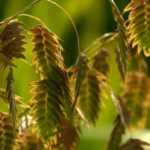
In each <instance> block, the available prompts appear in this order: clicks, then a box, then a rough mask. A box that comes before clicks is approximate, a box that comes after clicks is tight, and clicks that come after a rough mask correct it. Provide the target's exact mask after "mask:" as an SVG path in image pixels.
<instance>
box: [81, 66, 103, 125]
mask: <svg viewBox="0 0 150 150" xmlns="http://www.w3.org/2000/svg"><path fill="white" fill-rule="evenodd" d="M101 88H102V82H101V79H100V76H99V72H97V71H96V70H94V69H91V70H89V71H88V72H87V76H86V77H85V78H84V80H83V83H82V85H81V88H80V95H79V104H78V105H79V108H80V109H81V111H82V112H83V114H84V116H85V117H86V119H87V121H88V122H89V123H93V124H95V122H96V119H97V118H98V114H99V111H100V104H101Z"/></svg>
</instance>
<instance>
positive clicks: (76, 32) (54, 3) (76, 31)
mask: <svg viewBox="0 0 150 150" xmlns="http://www.w3.org/2000/svg"><path fill="white" fill-rule="evenodd" d="M46 1H48V2H49V3H51V4H53V5H55V6H56V7H58V8H59V9H60V10H62V12H63V13H64V14H65V15H66V16H67V17H68V19H69V21H70V23H71V25H72V26H73V29H74V31H75V34H76V38H77V46H78V57H77V60H76V64H77V63H78V61H79V54H80V39H79V33H78V30H77V27H76V25H75V23H74V21H73V19H72V17H71V15H70V14H69V13H68V12H67V11H66V10H65V9H64V8H63V7H62V6H61V5H59V4H58V3H56V2H55V1H53V0H46Z"/></svg>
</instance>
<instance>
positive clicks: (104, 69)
mask: <svg viewBox="0 0 150 150" xmlns="http://www.w3.org/2000/svg"><path fill="white" fill-rule="evenodd" d="M108 58H109V54H108V51H107V50H106V49H101V50H100V51H99V52H98V54H97V55H96V56H95V57H94V61H93V67H94V68H95V69H96V70H97V71H98V72H100V73H102V74H103V75H104V76H107V73H108V71H109V65H108Z"/></svg>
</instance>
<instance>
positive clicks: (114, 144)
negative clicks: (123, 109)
mask: <svg viewBox="0 0 150 150" xmlns="http://www.w3.org/2000/svg"><path fill="white" fill-rule="evenodd" d="M124 133H125V128H124V125H123V124H122V121H121V118H120V116H117V119H116V120H115V127H114V129H113V131H112V133H111V137H110V140H109V143H108V148H107V150H119V147H120V144H121V141H122V136H123V134H124Z"/></svg>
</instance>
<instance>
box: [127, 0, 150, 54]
mask: <svg viewBox="0 0 150 150" xmlns="http://www.w3.org/2000/svg"><path fill="white" fill-rule="evenodd" d="M149 7H150V1H149V0H144V1H142V0H131V1H130V3H129V4H128V5H127V7H126V8H125V10H124V12H129V16H128V20H127V34H128V36H129V38H128V39H129V40H128V41H129V43H130V44H131V46H132V48H137V53H138V54H139V53H140V52H141V51H143V52H144V54H145V56H150V44H149V43H150V39H149V36H150V17H149V15H150V9H149Z"/></svg>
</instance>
